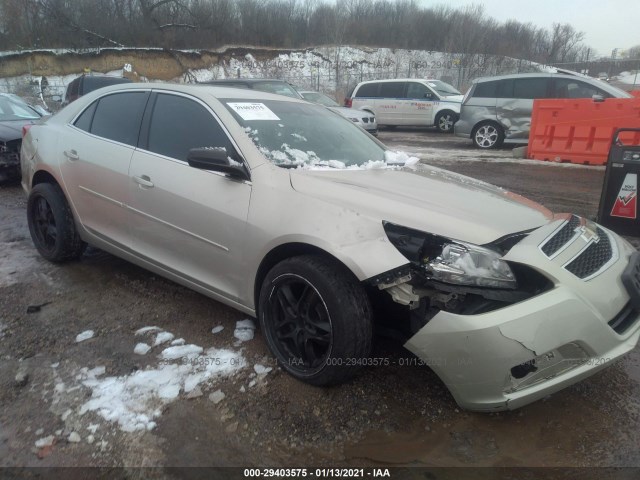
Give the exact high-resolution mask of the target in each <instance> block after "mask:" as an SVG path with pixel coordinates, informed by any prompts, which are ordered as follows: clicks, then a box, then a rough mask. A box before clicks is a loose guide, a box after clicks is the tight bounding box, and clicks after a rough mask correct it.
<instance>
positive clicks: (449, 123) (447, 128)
mask: <svg viewBox="0 0 640 480" xmlns="http://www.w3.org/2000/svg"><path fill="white" fill-rule="evenodd" d="M457 120H458V116H457V115H456V114H455V113H453V112H450V111H444V112H440V113H438V115H437V116H436V128H437V129H438V131H439V132H440V133H452V132H453V125H454V124H455V123H456V121H457Z"/></svg>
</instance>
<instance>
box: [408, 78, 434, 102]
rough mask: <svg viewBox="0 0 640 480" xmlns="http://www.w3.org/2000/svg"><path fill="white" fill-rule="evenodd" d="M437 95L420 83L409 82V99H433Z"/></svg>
mask: <svg viewBox="0 0 640 480" xmlns="http://www.w3.org/2000/svg"><path fill="white" fill-rule="evenodd" d="M434 97H435V95H434V94H433V92H432V91H431V90H429V89H428V88H427V87H426V86H424V85H422V84H421V83H418V82H407V97H406V98H411V99H422V100H424V99H432V98H434Z"/></svg>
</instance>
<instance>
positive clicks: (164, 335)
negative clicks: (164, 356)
mask: <svg viewBox="0 0 640 480" xmlns="http://www.w3.org/2000/svg"><path fill="white" fill-rule="evenodd" d="M173 338H174V335H173V333H169V332H160V333H159V334H158V335H156V340H155V341H154V342H153V346H154V347H157V346H158V345H162V344H163V343H167V342H168V341H169V340H173Z"/></svg>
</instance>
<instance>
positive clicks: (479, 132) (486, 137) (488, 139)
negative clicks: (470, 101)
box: [471, 122, 504, 149]
mask: <svg viewBox="0 0 640 480" xmlns="http://www.w3.org/2000/svg"><path fill="white" fill-rule="evenodd" d="M471 138H472V139H473V144H474V145H475V146H476V147H478V148H484V149H489V148H498V147H500V146H501V145H502V142H504V130H502V127H500V126H499V125H497V124H495V123H493V122H485V123H481V124H480V125H478V126H477V127H476V128H475V129H474V130H473V134H472V135H471Z"/></svg>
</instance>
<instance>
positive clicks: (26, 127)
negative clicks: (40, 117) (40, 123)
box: [22, 123, 33, 138]
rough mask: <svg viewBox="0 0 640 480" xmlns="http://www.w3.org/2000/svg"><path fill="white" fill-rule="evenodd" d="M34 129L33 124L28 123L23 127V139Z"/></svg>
mask: <svg viewBox="0 0 640 480" xmlns="http://www.w3.org/2000/svg"><path fill="white" fill-rule="evenodd" d="M31 127H33V124H32V123H27V124H26V125H23V126H22V138H24V137H25V135H26V134H27V132H28V131H29V129H30V128H31Z"/></svg>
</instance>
